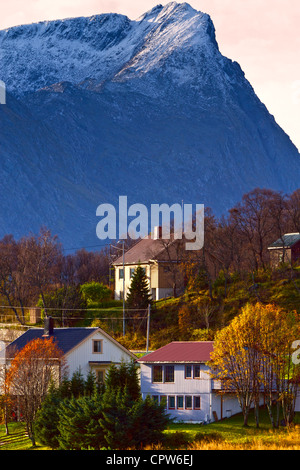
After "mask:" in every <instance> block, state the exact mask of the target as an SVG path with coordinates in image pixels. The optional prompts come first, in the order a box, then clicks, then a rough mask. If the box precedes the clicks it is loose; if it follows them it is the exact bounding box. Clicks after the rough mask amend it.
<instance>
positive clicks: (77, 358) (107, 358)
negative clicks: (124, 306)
mask: <svg viewBox="0 0 300 470" xmlns="http://www.w3.org/2000/svg"><path fill="white" fill-rule="evenodd" d="M94 340H102V352H101V353H94V352H93V341H94ZM65 358H66V360H67V367H68V375H69V377H71V376H72V375H73V373H74V372H76V371H78V370H79V368H80V371H81V373H82V374H83V376H86V375H87V374H88V372H89V371H90V370H91V368H90V365H89V362H98V361H99V362H102V363H107V364H109V363H117V364H119V363H120V362H122V360H123V361H126V362H128V361H130V360H132V356H131V355H130V354H129V352H128V353H127V352H126V351H125V350H123V349H122V348H121V347H120V346H119V345H118V344H116V343H114V342H113V341H111V340H110V339H109V338H108V337H107V336H105V335H103V334H101V331H96V332H94V333H93V334H91V335H90V336H89V337H88V338H86V339H85V340H84V341H82V343H80V344H79V345H78V346H76V347H75V348H74V349H73V350H72V351H70V352H69V353H68V354H67V355H66V356H65ZM99 366H100V364H99ZM108 367H109V366H108Z"/></svg>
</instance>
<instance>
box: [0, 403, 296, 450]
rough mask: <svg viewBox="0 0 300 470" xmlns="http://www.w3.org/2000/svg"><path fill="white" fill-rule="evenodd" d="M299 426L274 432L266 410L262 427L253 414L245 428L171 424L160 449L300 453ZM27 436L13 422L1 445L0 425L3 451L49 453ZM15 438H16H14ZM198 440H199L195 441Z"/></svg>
mask: <svg viewBox="0 0 300 470" xmlns="http://www.w3.org/2000/svg"><path fill="white" fill-rule="evenodd" d="M295 424H296V426H295V427H293V428H292V429H291V430H288V429H286V428H285V427H280V428H279V429H275V430H272V428H271V425H270V421H269V417H268V413H267V410H266V409H262V410H261V411H260V427H259V428H258V429H257V428H256V425H255V420H254V415H253V412H251V413H250V416H249V426H248V427H244V426H243V417H242V415H241V414H238V415H235V416H232V417H231V418H228V419H224V420H222V421H218V422H216V423H211V424H207V425H201V424H185V423H177V424H171V425H170V426H169V428H168V429H167V430H166V431H165V435H166V442H165V443H164V444H162V445H161V446H160V448H163V449H183V448H186V449H187V448H195V449H200V448H201V445H203V444H201V443H203V442H204V443H206V442H210V448H212V449H217V448H218V447H219V446H221V447H222V449H223V450H225V449H226V448H227V447H228V448H230V446H243V447H244V448H249V447H251V448H252V449H253V447H254V448H255V445H256V443H258V444H257V445H259V447H260V448H261V447H263V448H268V447H272V446H275V445H276V446H280V445H281V446H282V447H287V448H293V449H297V450H300V413H296V419H295ZM22 431H23V432H24V434H25V425H24V423H10V424H9V433H10V436H11V438H12V440H11V442H10V443H9V444H6V445H1V438H4V439H5V437H6V434H5V428H4V426H3V425H0V450H49V449H48V448H47V447H43V446H40V445H39V444H38V443H37V446H36V447H33V446H32V444H31V441H30V439H29V438H28V437H26V436H25V435H23V436H20V435H19V433H20V432H22ZM14 435H16V437H15V438H14ZM195 438H196V440H195Z"/></svg>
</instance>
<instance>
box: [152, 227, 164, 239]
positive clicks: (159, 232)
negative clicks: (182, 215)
mask: <svg viewBox="0 0 300 470" xmlns="http://www.w3.org/2000/svg"><path fill="white" fill-rule="evenodd" d="M161 236H162V227H154V231H153V240H159V239H160V238H161Z"/></svg>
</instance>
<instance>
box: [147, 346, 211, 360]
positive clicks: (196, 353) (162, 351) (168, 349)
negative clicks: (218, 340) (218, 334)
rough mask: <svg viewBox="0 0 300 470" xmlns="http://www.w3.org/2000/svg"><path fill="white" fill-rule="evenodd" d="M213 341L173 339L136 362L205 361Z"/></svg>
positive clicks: (208, 358)
mask: <svg viewBox="0 0 300 470" xmlns="http://www.w3.org/2000/svg"><path fill="white" fill-rule="evenodd" d="M213 344H214V343H213V341H173V342H172V343H169V344H167V345H166V346H163V347H162V348H159V349H157V350H156V351H154V352H152V353H149V354H147V355H146V356H144V357H142V358H141V359H139V360H138V362H149V363H151V362H168V363H169V362H207V361H209V360H210V354H211V353H212V351H213Z"/></svg>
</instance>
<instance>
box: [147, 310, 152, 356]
mask: <svg viewBox="0 0 300 470" xmlns="http://www.w3.org/2000/svg"><path fill="white" fill-rule="evenodd" d="M150 313H151V305H150V304H149V305H148V315H147V346H146V351H147V352H148V351H149V333H150Z"/></svg>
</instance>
